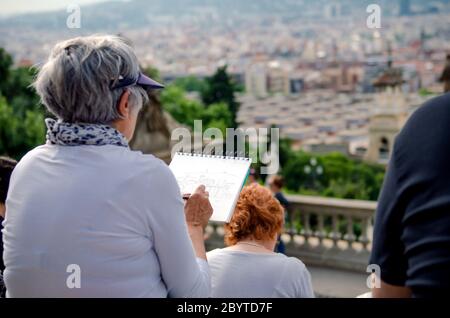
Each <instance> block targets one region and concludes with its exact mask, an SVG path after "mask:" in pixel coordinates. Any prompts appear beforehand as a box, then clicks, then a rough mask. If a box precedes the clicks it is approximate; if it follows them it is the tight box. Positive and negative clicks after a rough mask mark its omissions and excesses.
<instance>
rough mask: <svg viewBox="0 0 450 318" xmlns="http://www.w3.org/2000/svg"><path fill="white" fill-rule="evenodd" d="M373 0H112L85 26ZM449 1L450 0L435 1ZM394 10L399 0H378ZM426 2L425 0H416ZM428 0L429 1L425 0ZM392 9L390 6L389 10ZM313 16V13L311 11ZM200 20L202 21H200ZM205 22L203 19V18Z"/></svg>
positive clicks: (8, 22) (347, 11)
mask: <svg viewBox="0 0 450 318" xmlns="http://www.w3.org/2000/svg"><path fill="white" fill-rule="evenodd" d="M373 2H374V1H373V0H133V1H109V2H103V3H99V4H94V5H89V6H83V7H82V27H83V29H85V30H88V31H100V30H102V31H103V30H108V29H117V27H118V26H119V27H121V28H141V27H146V26H147V27H148V26H151V25H152V24H155V23H178V22H182V21H186V20H188V19H191V18H192V17H195V18H198V19H200V20H201V19H202V18H205V19H208V18H209V19H211V18H214V19H215V20H218V21H219V22H220V21H225V20H226V19H229V18H235V17H238V18H243V19H245V18H251V17H252V16H280V17H283V18H296V17H302V16H304V15H305V14H306V13H307V12H310V11H314V10H315V11H316V12H323V10H324V8H325V6H327V5H329V4H330V3H338V4H340V6H341V8H342V14H343V15H351V14H365V7H366V6H367V5H368V4H369V3H373ZM433 2H440V3H448V0H441V1H433ZM376 3H379V4H380V5H381V6H382V7H383V8H385V9H386V10H387V9H389V12H392V10H393V8H395V7H397V6H398V1H396V0H395V1H394V0H379V1H376ZM411 3H412V4H415V5H422V4H423V3H424V1H421V0H413V1H411ZM425 3H426V2H425ZM387 11H388V10H387ZM309 16H310V15H309ZM66 18H67V12H65V11H64V10H62V11H56V12H46V13H35V14H26V15H20V16H15V17H10V18H4V19H0V27H9V28H11V27H12V28H15V27H18V28H27V27H29V28H33V29H43V30H45V29H47V30H58V29H61V28H65V27H66V26H65V23H66ZM197 22H198V21H197ZM200 22H201V21H200Z"/></svg>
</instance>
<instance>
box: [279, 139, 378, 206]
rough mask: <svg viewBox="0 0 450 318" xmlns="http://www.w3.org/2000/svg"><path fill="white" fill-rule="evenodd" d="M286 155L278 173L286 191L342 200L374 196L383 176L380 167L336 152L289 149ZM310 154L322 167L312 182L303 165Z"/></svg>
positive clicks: (365, 198)
mask: <svg viewBox="0 0 450 318" xmlns="http://www.w3.org/2000/svg"><path fill="white" fill-rule="evenodd" d="M280 148H281V147H280ZM280 152H281V151H280ZM288 156H289V158H287V161H286V163H285V164H284V165H282V174H283V176H284V178H285V181H286V187H287V188H288V190H290V191H293V192H297V193H302V194H309V195H321V196H327V197H337V198H346V199H361V200H377V198H378V195H379V192H380V189H381V186H382V182H383V178H384V171H385V169H384V167H383V166H380V165H374V164H368V163H365V162H360V161H357V160H353V159H350V158H348V157H347V156H344V155H343V154H340V153H330V154H326V155H313V154H311V153H306V152H302V151H298V152H293V151H292V152H291V153H288ZM313 157H314V158H315V159H316V161H317V166H321V167H322V170H323V173H322V174H320V175H316V176H314V179H315V180H314V183H313V182H311V181H312V180H311V178H312V176H311V174H307V173H306V172H305V166H307V165H308V166H309V165H310V161H311V158H313Z"/></svg>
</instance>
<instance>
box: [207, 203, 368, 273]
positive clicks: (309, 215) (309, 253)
mask: <svg viewBox="0 0 450 318" xmlns="http://www.w3.org/2000/svg"><path fill="white" fill-rule="evenodd" d="M287 198H288V200H289V202H290V203H291V206H290V208H289V211H288V213H287V215H286V224H285V231H284V233H283V235H282V240H283V242H284V243H285V246H286V254H287V255H289V256H295V257H298V258H299V259H301V260H302V261H303V262H304V263H305V264H307V265H317V266H325V267H331V268H336V269H344V270H352V271H358V272H365V270H366V267H367V264H368V259H369V254H370V249H371V245H372V244H371V243H372V224H373V217H374V213H375V209H376V205H377V203H376V202H371V201H360V200H346V199H334V198H323V197H312V196H303V195H289V196H287ZM207 231H208V239H207V241H206V243H207V249H209V250H210V249H213V248H217V247H223V228H222V226H221V225H220V224H211V225H210V226H209V227H208V229H207Z"/></svg>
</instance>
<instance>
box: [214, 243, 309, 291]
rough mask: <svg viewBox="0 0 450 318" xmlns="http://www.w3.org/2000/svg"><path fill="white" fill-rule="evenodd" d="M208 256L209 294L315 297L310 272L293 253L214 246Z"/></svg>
mask: <svg viewBox="0 0 450 318" xmlns="http://www.w3.org/2000/svg"><path fill="white" fill-rule="evenodd" d="M207 257H208V263H209V267H210V271H211V280H212V297H218V298H269V297H270V298H279V297H283V298H285V297H291V298H300V297H302V298H311V297H314V292H313V289H312V285H311V277H310V275H309V272H308V270H307V269H306V267H305V265H304V264H303V263H302V261H300V260H299V259H297V258H295V257H287V256H286V255H283V254H278V253H270V254H269V253H254V252H244V251H237V250H231V249H229V248H223V249H215V250H213V251H211V252H209V253H208V254H207Z"/></svg>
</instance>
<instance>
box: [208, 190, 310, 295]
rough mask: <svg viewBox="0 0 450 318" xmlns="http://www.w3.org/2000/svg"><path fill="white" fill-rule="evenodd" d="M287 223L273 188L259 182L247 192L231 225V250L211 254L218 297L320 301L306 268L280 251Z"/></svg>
mask: <svg viewBox="0 0 450 318" xmlns="http://www.w3.org/2000/svg"><path fill="white" fill-rule="evenodd" d="M283 220H284V209H283V207H282V206H281V205H280V203H279V202H278V200H277V199H276V198H274V197H273V195H272V193H271V192H270V190H269V189H267V188H264V187H262V186H260V185H258V184H256V183H255V184H251V185H249V186H246V187H245V188H244V189H243V190H242V192H241V195H240V197H239V200H238V202H237V204H236V209H235V211H234V214H233V217H232V218H231V220H230V223H228V224H226V225H225V244H226V245H227V247H226V248H222V249H215V250H213V251H211V252H209V253H208V263H209V267H210V271H211V277H212V297H217V298H222V297H233V298H235V297H240V298H266V297H271V298H272V297H314V293H313V290H312V285H311V278H310V275H309V272H308V270H307V269H306V267H305V265H304V264H303V263H302V262H301V261H300V260H299V259H297V258H295V257H287V256H286V255H283V254H279V253H275V252H274V248H275V244H276V241H277V236H278V235H279V234H280V233H281V230H282V227H283Z"/></svg>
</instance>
